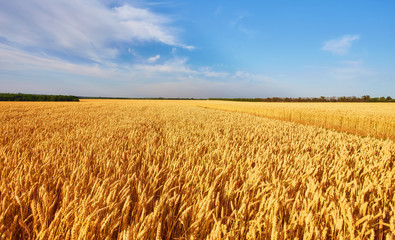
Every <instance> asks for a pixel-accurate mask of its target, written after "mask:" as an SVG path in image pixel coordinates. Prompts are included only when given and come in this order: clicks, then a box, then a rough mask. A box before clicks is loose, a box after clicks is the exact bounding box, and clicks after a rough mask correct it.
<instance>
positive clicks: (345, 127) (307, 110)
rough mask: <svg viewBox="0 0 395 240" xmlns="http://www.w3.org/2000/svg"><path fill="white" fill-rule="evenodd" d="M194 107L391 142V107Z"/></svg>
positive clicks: (394, 114)
mask: <svg viewBox="0 0 395 240" xmlns="http://www.w3.org/2000/svg"><path fill="white" fill-rule="evenodd" d="M194 103H195V104H196V105H197V106H201V107H208V108H214V109H221V110H228V111H234V112H244V113H249V114H253V115H257V116H261V117H266V118H272V119H278V120H285V121H292V122H298V123H302V124H309V125H315V126H320V127H325V128H328V129H333V130H337V131H344V132H348V133H353V134H358V135H360V136H372V137H378V138H388V139H391V140H395V104H394V103H338V102H335V103H311V102H307V103H289V102H277V103H267V102H231V101H195V102H194Z"/></svg>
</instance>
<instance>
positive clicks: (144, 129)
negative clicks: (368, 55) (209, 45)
mask: <svg viewBox="0 0 395 240" xmlns="http://www.w3.org/2000/svg"><path fill="white" fill-rule="evenodd" d="M199 104H200V103H199ZM215 104H216V105H217V106H219V105H220V103H219V102H217V103H215ZM196 105H198V102H193V101H143V100H125V101H120V100H119V101H115V100H111V101H110V100H102V101H98V100H90V101H87V100H85V101H82V102H75V103H37V102H36V103H33V102H30V103H29V102H25V103H5V102H2V103H0V238H1V239H73V240H74V239H294V238H297V239H342V238H343V239H392V238H394V237H395V165H394V162H395V143H394V142H393V141H392V140H389V139H387V140H380V139H377V138H372V137H361V136H357V135H352V134H348V133H344V132H336V131H333V130H327V129H324V128H320V127H316V126H308V125H302V124H299V123H295V122H284V121H279V120H273V119H266V118H263V117H260V116H254V115H251V114H246V113H239V112H230V111H223V110H217V109H210V108H203V107H199V106H196ZM225 105H226V104H225ZM225 105H224V106H225ZM293 106H296V108H298V105H297V104H295V105H293ZM218 108H220V107H218ZM257 111H258V112H259V111H260V110H259V108H257ZM298 111H301V110H298ZM322 111H327V110H325V109H323V110H322ZM372 111H374V110H372ZM306 114H307V115H308V116H310V117H311V118H313V116H314V114H313V112H308V113H306ZM339 114H340V113H339ZM257 115H259V114H257ZM384 115H385V114H384ZM345 116H348V115H347V114H345ZM386 116H387V115H386ZM391 117H392V118H393V116H390V118H391ZM329 120H330V119H328V121H329ZM343 121H344V122H343V123H344V124H349V123H347V121H350V120H349V118H347V117H345V118H344V120H343ZM390 126H393V125H390ZM369 128H371V125H367V126H366V131H370V130H369Z"/></svg>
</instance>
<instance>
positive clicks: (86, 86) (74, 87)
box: [0, 43, 283, 98]
mask: <svg viewBox="0 0 395 240" xmlns="http://www.w3.org/2000/svg"><path fill="white" fill-rule="evenodd" d="M154 58H155V57H154ZM187 62H188V59H187V58H180V57H174V58H171V59H169V60H167V61H164V62H162V63H160V64H152V63H147V62H146V63H141V64H134V65H129V64H127V63H125V64H113V63H112V62H111V61H109V62H103V63H100V64H95V65H92V64H75V63H71V62H68V61H66V60H64V59H61V58H56V57H53V56H48V55H46V56H43V55H39V54H32V53H29V52H26V51H23V50H20V49H17V48H14V47H10V46H7V45H5V44H1V43H0V86H2V87H5V88H6V89H4V90H6V91H17V92H32V91H33V92H40V93H48V94H56V93H59V94H77V95H84V96H87V95H90V96H123V97H160V96H162V97H195V98H197V97H246V96H251V97H260V96H267V95H272V94H276V93H277V94H278V93H281V92H283V90H279V88H278V87H277V86H276V83H275V82H273V81H269V80H270V79H269V78H267V77H265V76H262V75H259V74H252V73H248V72H243V71H236V72H218V71H215V70H213V69H211V68H210V67H199V68H193V67H192V66H189V65H188V63H187ZM32 74H34V77H32ZM48 76H50V77H48ZM59 83H61V84H59ZM13 89H15V90H13ZM4 90H3V91H4Z"/></svg>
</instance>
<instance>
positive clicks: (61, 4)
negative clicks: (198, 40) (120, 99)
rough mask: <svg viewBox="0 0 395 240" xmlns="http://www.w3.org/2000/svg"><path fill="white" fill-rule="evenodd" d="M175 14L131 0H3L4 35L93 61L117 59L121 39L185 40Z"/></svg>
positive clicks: (1, 25) (14, 42)
mask: <svg viewBox="0 0 395 240" xmlns="http://www.w3.org/2000/svg"><path fill="white" fill-rule="evenodd" d="M171 25H172V19H171V18H169V17H165V16H162V15H160V14H156V13H154V12H152V11H150V10H148V9H143V8H137V7H134V6H132V5H130V4H128V3H124V4H123V5H120V6H116V7H112V8H111V7H108V6H106V5H105V4H104V3H103V1H100V0H89V1H79V0H57V1H52V0H40V1H38V0H32V1H30V0H21V1H1V3H0V29H1V31H0V38H3V39H5V40H6V42H7V43H8V44H11V45H13V46H17V47H19V48H21V49H29V50H30V51H36V52H44V53H46V54H51V55H56V56H58V57H59V56H60V57H63V58H69V59H70V58H72V59H76V58H77V59H82V60H88V61H94V62H101V61H105V60H106V59H114V58H116V57H117V56H118V54H119V51H120V50H119V48H118V45H119V44H122V43H129V44H134V43H141V42H159V43H162V44H166V45H170V46H176V47H181V48H185V49H190V50H191V49H192V48H193V47H192V46H188V45H186V44H184V43H182V42H181V41H180V40H179V38H178V36H177V32H178V31H177V29H176V28H174V27H172V26H171Z"/></svg>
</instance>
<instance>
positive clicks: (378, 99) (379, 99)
mask: <svg viewBox="0 0 395 240" xmlns="http://www.w3.org/2000/svg"><path fill="white" fill-rule="evenodd" d="M209 100H222V101H240V102H395V100H394V99H392V98H391V97H390V96H388V97H370V96H369V95H364V96H362V97H356V96H352V97H346V96H343V97H324V96H321V97H319V98H318V97H312V98H310V97H305V98H302V97H298V98H289V97H285V98H281V97H272V98H209Z"/></svg>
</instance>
